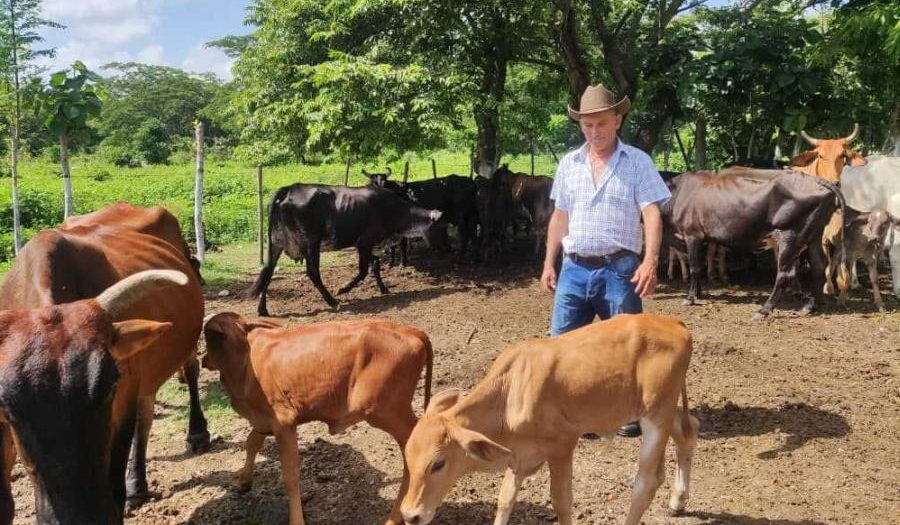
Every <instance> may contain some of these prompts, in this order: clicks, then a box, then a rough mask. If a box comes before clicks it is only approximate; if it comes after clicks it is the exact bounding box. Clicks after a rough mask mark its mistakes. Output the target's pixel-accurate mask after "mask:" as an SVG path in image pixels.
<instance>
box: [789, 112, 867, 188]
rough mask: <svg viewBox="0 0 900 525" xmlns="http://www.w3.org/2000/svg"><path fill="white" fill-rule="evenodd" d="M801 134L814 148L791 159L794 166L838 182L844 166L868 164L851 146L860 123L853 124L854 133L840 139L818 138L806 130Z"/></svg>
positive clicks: (857, 133)
mask: <svg viewBox="0 0 900 525" xmlns="http://www.w3.org/2000/svg"><path fill="white" fill-rule="evenodd" d="M800 135H801V136H803V138H804V139H805V140H806V142H808V143H809V145H810V146H812V147H813V149H811V150H809V151H804V152H803V153H801V154H799V155H797V156H796V157H794V158H793V159H791V167H792V168H797V169H798V170H799V171H802V172H804V173H808V174H810V175H815V176H817V177H821V178H823V179H825V180H829V181H831V182H834V183H835V184H837V183H839V182H840V180H841V173H842V172H843V171H844V166H846V165H851V166H864V165H865V164H866V159H864V158H863V156H862V155H860V154H859V153H858V152H857V151H856V150H854V149H853V148H851V147H850V143H851V142H853V141H854V140H855V139H856V137H857V135H859V124H854V125H853V133H850V135H847V136H846V137H844V138H840V139H817V138H813V137H810V136H809V135H807V134H806V132H805V131H801V132H800Z"/></svg>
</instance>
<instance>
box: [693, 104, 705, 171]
mask: <svg viewBox="0 0 900 525" xmlns="http://www.w3.org/2000/svg"><path fill="white" fill-rule="evenodd" d="M694 167H695V168H696V169H698V170H705V169H706V117H704V116H703V115H698V116H697V131H696V132H695V134H694Z"/></svg>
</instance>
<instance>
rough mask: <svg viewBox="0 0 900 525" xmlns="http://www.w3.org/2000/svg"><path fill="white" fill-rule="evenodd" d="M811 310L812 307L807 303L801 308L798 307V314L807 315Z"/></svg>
mask: <svg viewBox="0 0 900 525" xmlns="http://www.w3.org/2000/svg"><path fill="white" fill-rule="evenodd" d="M812 312H813V307H812V306H809V305H807V306H804V307H803V308H801V309H800V315H802V316H806V315H809V314H811V313H812Z"/></svg>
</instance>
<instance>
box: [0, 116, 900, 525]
mask: <svg viewBox="0 0 900 525" xmlns="http://www.w3.org/2000/svg"><path fill="white" fill-rule="evenodd" d="M855 135H856V132H855V131H854V133H853V134H851V136H849V137H845V138H843V139H836V140H816V139H812V138H811V137H807V140H809V141H810V142H811V144H812V145H813V146H814V150H812V151H811V152H807V153H806V154H804V155H802V156H801V157H800V158H799V159H797V160H795V166H794V167H793V168H792V169H790V170H763V169H755V168H745V167H732V168H728V169H724V170H720V171H718V172H697V173H684V174H679V175H677V176H675V177H671V178H670V179H669V181H668V183H669V184H670V187H671V188H672V191H673V198H672V199H671V200H670V201H669V202H668V203H666V205H665V206H664V207H663V215H664V217H665V224H666V233H667V235H666V237H667V240H668V242H669V243H670V245H671V247H672V248H673V250H676V252H677V250H678V249H682V250H683V251H684V252H686V254H687V255H686V257H687V259H688V263H689V266H690V276H691V281H692V282H691V285H690V288H689V291H688V301H693V300H695V299H696V298H697V297H698V296H699V293H700V285H699V276H700V273H701V270H702V268H701V267H702V264H701V263H702V256H703V247H704V245H707V244H708V243H711V245H715V246H723V247H726V248H729V249H733V250H745V251H751V252H752V251H755V250H759V249H764V248H765V247H766V246H772V247H774V248H775V250H776V261H777V277H776V282H775V287H774V288H773V291H772V294H771V295H770V297H769V298H768V300H767V301H766V303H765V304H764V305H763V307H762V308H761V310H760V314H763V315H764V314H766V313H768V312H769V311H771V309H772V307H773V306H774V304H775V302H776V301H777V299H778V297H779V295H780V294H782V293H783V292H784V291H785V290H786V289H787V288H789V287H792V288H798V287H799V280H798V278H797V276H798V269H799V267H800V261H801V259H800V258H801V256H803V257H805V259H806V260H807V261H808V263H809V266H810V269H811V280H812V285H811V286H810V287H809V288H808V291H809V293H810V296H811V297H810V299H809V300H808V302H807V303H806V305H805V307H804V308H805V309H807V310H811V309H812V308H813V307H814V306H815V305H816V304H817V303H818V302H819V301H821V297H822V293H823V288H828V287H829V286H832V284H831V283H830V282H829V283H827V284H826V283H825V280H826V275H827V276H828V278H829V281H830V277H831V275H832V273H833V272H834V271H835V269H836V268H837V270H838V274H839V276H838V277H839V278H838V285H839V287H840V288H841V290H842V291H844V290H845V289H846V286H847V285H848V282H849V281H851V280H852V278H853V276H852V273H853V271H852V267H851V266H848V265H847V264H845V263H846V262H848V261H854V260H855V259H856V258H859V257H862V258H864V259H866V262H867V264H868V265H869V270H870V278H871V279H872V281H873V283H877V274H875V273H874V272H876V270H875V269H873V268H877V259H878V257H879V256H880V255H881V252H882V251H883V247H884V246H885V245H888V246H890V250H891V256H892V267H893V275H894V279H895V280H894V288H895V292H897V291H900V286H898V278H900V238H898V236H897V235H895V234H894V230H895V228H894V227H893V226H896V225H897V220H896V217H898V216H900V179H898V175H900V163H898V159H896V158H887V157H870V158H868V159H863V158H861V157H860V156H859V155H858V154H857V153H855V152H854V151H853V150H852V149H851V148H850V146H849V144H850V142H851V141H852V140H853V138H855ZM801 161H802V164H803V166H800V165H798V164H801ZM845 164H851V165H858V166H857V167H852V166H851V167H848V168H846V169H845V168H844V166H845ZM388 176H389V173H388V174H375V175H371V177H370V178H371V181H372V182H371V184H370V185H369V186H366V187H362V188H349V187H343V186H323V185H310V184H295V185H292V186H288V187H285V188H281V189H279V190H277V191H276V192H275V194H274V196H273V198H272V202H271V206H270V228H269V241H270V242H269V246H270V248H269V260H268V263H267V265H266V266H265V267H264V268H263V270H262V272H261V274H260V276H259V278H258V279H257V281H256V283H255V284H254V286H253V289H252V290H253V292H254V293H257V294H259V295H260V296H261V298H260V302H259V307H258V308H259V312H260V314H263V315H266V314H268V312H267V308H266V290H267V288H268V286H269V283H270V281H271V278H272V275H273V271H274V268H275V264H276V262H277V260H278V257H279V256H280V254H281V253H282V252H285V253H286V254H287V255H288V256H289V257H291V258H293V259H295V260H305V262H306V272H307V275H308V276H309V277H310V279H311V280H312V282H313V283H314V284H315V286H316V288H317V289H318V290H319V292H320V293H321V294H322V296H323V298H324V299H325V301H326V302H328V303H329V304H331V305H334V304H336V302H335V299H334V297H333V296H332V295H331V294H330V293H329V292H328V290H327V289H326V288H325V286H324V284H323V283H322V280H321V276H320V274H319V255H320V251H321V250H322V249H337V248H343V247H351V246H353V247H356V248H357V250H358V252H359V271H358V273H357V275H356V276H355V277H354V278H353V279H352V280H351V281H350V282H349V283H347V285H345V286H344V287H342V288H341V289H340V290H339V291H338V293H344V292H346V291H348V290H350V289H351V288H352V287H353V286H355V285H356V284H358V283H359V282H360V281H361V280H363V279H364V278H365V277H366V275H367V274H368V273H369V271H371V272H372V273H373V275H374V278H375V280H376V282H377V283H378V286H379V288H380V289H381V290H382V292H386V291H387V288H386V286H385V285H384V283H383V282H382V279H381V274H380V260H379V257H378V256H376V253H378V254H382V253H383V252H382V251H380V250H382V249H393V248H400V250H401V256H402V257H405V255H404V254H403V252H404V251H405V250H404V248H405V246H404V243H403V242H402V241H403V240H404V239H409V238H415V237H424V238H426V239H427V240H428V241H429V243H430V244H431V245H432V246H434V247H435V248H437V249H442V250H446V249H448V247H449V239H448V233H447V224H448V223H449V224H452V225H453V226H454V227H455V229H456V230H457V234H458V237H459V248H458V250H457V256H458V257H465V256H467V255H472V256H477V257H479V258H481V259H482V260H488V261H489V260H492V259H494V258H496V257H498V256H500V254H501V252H502V251H503V249H504V244H505V243H506V239H507V238H508V234H509V230H510V229H512V230H513V235H515V230H516V229H517V228H518V227H520V226H523V225H525V226H526V227H528V228H531V229H532V230H533V231H534V232H535V233H536V235H535V237H536V241H535V242H536V246H537V251H539V249H540V246H541V245H542V244H543V239H542V237H543V236H545V235H546V226H547V222H548V220H549V216H550V214H551V213H552V210H553V207H552V202H551V201H550V199H549V191H550V186H551V184H552V181H551V179H549V178H547V177H533V176H527V175H523V174H515V173H512V172H510V171H509V170H508V169H507V168H506V167H503V168H501V169H499V170H498V171H497V172H496V173H495V174H494V176H493V177H491V178H490V179H487V178H485V179H477V180H474V181H473V180H471V179H468V178H465V177H459V176H451V177H445V178H441V179H434V180H430V181H422V182H413V183H408V184H402V185H400V184H395V183H393V182H392V181H390V180H389V178H388ZM838 184H839V185H840V187H839V186H838ZM826 248H828V249H829V250H830V249H831V248H833V249H834V251H827V252H826ZM826 253H827V254H828V256H829V257H830V259H826ZM829 261H831V262H833V261H840V262H841V264H840V265H838V266H835V265H834V264H831V262H829ZM826 271H827V272H828V273H827V274H826ZM201 283H202V280H201V277H200V272H199V266H198V264H197V262H196V260H194V259H193V258H192V257H191V254H190V250H189V247H188V245H187V243H186V242H185V240H184V238H183V237H182V235H181V232H180V228H179V225H178V222H177V220H176V219H175V218H174V216H172V215H171V214H170V213H169V212H168V211H166V210H164V209H162V208H140V207H136V206H132V205H129V204H124V203H120V204H115V205H111V206H108V207H106V208H103V209H101V210H98V211H96V212H94V213H91V214H88V215H83V216H78V217H72V218H69V219H67V220H66V221H65V222H64V223H63V224H62V225H61V226H60V227H59V228H55V229H51V230H46V231H43V232H40V233H38V234H37V235H35V237H34V238H32V240H31V241H29V243H28V244H27V245H26V246H25V247H24V248H23V250H22V251H21V252H20V254H19V255H18V257H17V258H16V260H15V262H14V264H13V267H12V268H11V270H10V272H9V275H8V276H7V278H6V281H5V282H4V283H3V286H2V288H0V525H9V524H11V523H12V521H13V518H14V514H15V512H14V509H15V506H14V503H15V502H14V500H13V494H12V481H11V472H12V468H13V465H14V464H15V462H16V459H17V457H18V458H21V461H22V462H23V464H24V465H25V466H26V468H25V470H26V472H27V473H28V476H29V477H30V479H31V481H32V483H33V486H34V494H35V513H36V518H37V522H38V523H39V524H42V525H43V524H46V525H51V524H53V525H56V524H63V525H83V524H88V523H90V524H116V525H118V524H121V523H123V520H124V515H125V508H126V502H127V501H128V502H133V503H139V502H140V501H141V500H142V499H144V498H146V496H147V493H148V492H147V486H148V485H147V480H146V459H147V455H146V452H147V443H148V440H149V432H150V426H151V424H152V421H153V408H154V407H153V403H154V398H155V395H156V392H157V390H158V389H159V387H160V386H161V385H162V384H163V382H164V381H166V379H168V378H169V377H170V376H171V375H172V374H174V373H175V372H176V371H178V370H179V369H180V370H181V371H182V374H183V375H184V378H185V380H186V382H187V383H188V387H189V388H188V389H189V394H190V419H189V425H188V438H187V440H188V444H189V448H190V449H191V450H192V451H194V452H202V451H204V450H206V449H207V448H208V446H209V438H210V434H209V431H208V429H207V423H206V420H205V418H204V416H203V412H202V408H201V406H200V402H199V395H198V385H197V380H198V373H199V364H200V363H199V362H198V359H197V355H196V350H197V343H198V340H199V338H200V334H201V333H203V334H204V337H205V341H206V349H207V352H206V355H205V356H204V358H203V365H204V366H205V367H206V368H208V369H211V370H217V371H218V372H219V375H220V380H221V383H222V385H223V387H224V389H225V391H226V392H227V393H228V395H229V397H230V399H231V403H232V406H233V407H234V409H235V410H236V411H237V412H238V413H239V414H240V415H241V416H243V417H244V418H246V419H247V420H248V421H249V422H250V424H251V426H252V431H251V432H250V434H249V436H248V438H247V443H246V452H247V456H246V458H247V459H246V462H245V464H244V467H243V468H242V469H241V470H240V472H239V473H238V477H237V489H238V490H242V491H243V490H248V489H249V488H250V486H251V484H252V476H253V469H254V460H255V457H256V455H257V453H258V452H259V450H260V447H261V446H262V443H263V441H264V439H265V436H267V435H274V436H275V439H276V442H277V445H278V450H279V455H280V459H281V466H282V474H283V479H284V483H285V487H286V491H287V495H288V501H289V517H290V518H289V519H290V523H291V525H301V524H303V523H304V520H303V514H302V509H301V498H300V487H299V478H298V462H299V452H298V448H297V439H296V427H297V425H299V424H302V423H304V422H307V421H313V420H318V421H324V422H326V423H327V424H328V425H329V429H330V430H331V431H332V432H341V431H342V430H344V429H346V428H347V427H349V426H350V425H353V424H355V423H357V422H360V421H366V422H368V423H369V424H370V425H372V426H373V427H376V428H380V429H382V430H384V431H385V432H387V433H389V434H390V435H391V436H393V438H394V439H395V440H396V441H397V443H398V445H399V446H400V448H401V449H402V450H403V452H404V473H403V481H402V484H401V486H400V490H399V496H398V498H397V500H396V502H395V504H394V505H393V507H392V509H391V511H390V515H389V517H388V519H387V521H386V523H387V524H392V525H399V524H401V523H408V524H411V525H419V524H423V525H424V524H427V523H429V522H430V521H431V520H432V519H433V517H434V513H435V510H436V508H437V507H438V506H439V505H440V502H441V501H442V500H443V498H444V497H445V496H446V494H447V493H448V492H449V490H450V489H451V488H452V486H453V484H454V483H455V482H456V480H457V479H458V478H459V477H460V476H462V475H463V474H465V473H466V472H469V471H472V470H491V469H503V468H505V469H506V475H505V478H504V481H503V483H502V486H501V489H500V498H499V500H498V510H497V518H496V521H495V523H500V524H505V523H506V522H507V521H508V519H509V516H510V513H511V510H512V505H513V502H514V501H515V498H516V494H517V492H518V490H519V487H520V485H521V484H522V482H523V480H524V479H525V478H527V477H528V476H530V475H532V474H533V473H535V472H536V471H537V470H538V469H539V468H540V467H541V466H542V465H543V464H544V463H547V464H548V465H549V468H550V476H551V496H552V503H553V506H554V509H555V510H556V512H557V515H558V518H559V522H560V524H562V525H568V524H570V523H571V522H572V480H571V478H572V457H573V456H572V454H573V450H574V447H575V444H576V442H577V441H578V438H579V436H581V435H582V434H585V433H597V434H610V433H612V432H614V431H615V429H616V428H618V427H619V426H620V425H622V424H623V423H625V422H628V421H633V420H635V419H639V420H640V422H641V427H642V429H643V432H644V438H643V440H642V443H641V452H640V455H639V458H640V459H639V467H638V474H637V477H636V480H635V484H634V489H633V495H632V502H631V507H630V509H629V513H628V517H627V519H626V524H627V525H637V524H638V523H640V520H641V516H642V515H643V513H644V512H645V510H646V509H647V507H648V505H649V504H650V502H651V500H652V499H653V497H654V494H655V492H656V490H657V489H658V488H659V486H660V484H661V483H662V482H663V477H664V476H663V474H664V463H663V460H664V455H665V454H664V452H665V447H666V443H667V442H668V439H669V438H670V437H671V438H672V440H673V441H674V442H675V445H676V459H677V466H676V474H675V482H674V483H673V485H672V494H671V499H670V502H669V506H670V508H671V509H672V510H673V511H676V512H677V511H681V510H682V509H684V506H685V503H686V501H687V498H688V492H689V478H690V469H691V461H692V456H693V451H694V447H695V443H696V438H697V432H698V426H699V424H698V422H697V420H696V419H695V418H694V417H692V416H691V415H690V414H689V412H688V398H687V390H686V379H685V374H686V371H687V368H688V363H689V360H690V355H691V348H692V343H691V336H690V334H689V332H688V331H687V329H686V328H685V326H684V325H683V324H682V323H681V322H680V321H679V320H677V319H675V318H670V317H665V316H658V315H653V314H640V315H634V316H632V315H624V316H619V317H617V318H615V319H613V320H610V321H604V322H602V323H596V324H593V325H590V326H588V327H585V328H582V329H579V330H576V331H573V332H570V333H568V334H565V335H563V336H560V337H557V338H551V339H534V340H530V341H525V342H522V343H518V344H514V345H512V346H510V347H509V348H507V349H506V350H504V351H503V352H502V353H501V354H500V355H499V356H498V358H497V359H496V361H495V362H494V365H493V366H492V367H491V369H490V370H489V371H488V372H487V374H486V376H485V378H484V379H483V380H482V381H481V382H480V383H479V384H478V385H477V386H476V387H475V388H474V389H473V390H472V392H471V393H470V394H469V395H467V396H465V397H462V396H461V395H460V393H459V392H457V391H449V392H443V393H441V394H438V395H437V396H435V397H434V398H431V377H432V368H433V361H434V353H433V350H432V346H431V343H430V341H429V338H428V336H427V335H426V334H424V333H422V332H421V331H419V330H417V329H415V328H411V327H407V326H403V325H400V324H396V323H391V322H386V321H379V320H367V321H343V322H331V323H320V324H314V325H308V326H302V327H285V326H282V325H281V323H279V322H276V321H273V320H270V319H245V318H243V317H241V316H238V315H237V314H233V313H218V314H217V315H215V316H211V317H208V318H206V319H204V314H205V312H204V300H203V294H202V290H201ZM823 285H824V286H823ZM876 286H877V284H876ZM875 297H876V300H879V296H878V293H877V288H876V289H875ZM879 307H880V304H879ZM598 339H603V340H604V341H605V342H607V344H605V345H603V346H602V347H598V345H596V344H593V343H594V342H595V341H597V340H598ZM573 347H574V348H581V350H579V351H572V348H573ZM613 354H614V355H615V356H616V358H615V359H613V358H611V357H610V356H612V355H613ZM423 368H424V372H425V374H424V375H425V379H424V392H425V407H426V408H425V412H424V415H423V416H422V418H420V419H418V418H417V417H416V415H415V413H414V411H413V408H412V400H413V396H414V393H415V391H416V386H417V384H418V381H419V378H420V376H421V375H422V371H423ZM313 371H314V372H313ZM679 399H680V400H681V408H679V407H678V401H679ZM598 407H601V408H600V409H598Z"/></svg>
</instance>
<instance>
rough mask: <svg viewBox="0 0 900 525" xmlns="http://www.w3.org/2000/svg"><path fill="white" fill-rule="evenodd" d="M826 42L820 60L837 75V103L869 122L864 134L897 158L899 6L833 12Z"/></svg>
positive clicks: (882, 1) (853, 6)
mask: <svg viewBox="0 0 900 525" xmlns="http://www.w3.org/2000/svg"><path fill="white" fill-rule="evenodd" d="M829 43H830V46H829V47H828V49H829V51H830V52H829V53H827V54H824V55H823V60H824V61H825V62H827V63H829V64H832V65H833V66H834V67H835V69H836V71H837V72H838V73H839V74H840V75H841V78H840V81H839V82H837V83H836V90H837V91H838V94H839V96H840V98H841V100H842V101H845V102H850V103H853V104H854V106H855V109H856V110H857V111H858V112H859V114H860V115H861V118H860V120H862V121H863V122H865V123H866V124H868V126H865V125H864V126H863V134H864V136H868V137H869V138H870V140H871V142H873V143H875V145H876V146H879V147H880V146H883V145H884V146H886V147H885V149H887V150H889V151H891V152H892V154H893V155H900V3H898V2H896V1H894V0H851V1H850V2H847V3H846V4H845V5H843V6H841V7H840V8H839V9H837V11H836V12H835V14H834V22H833V27H832V30H831V31H830V32H829ZM885 139H886V140H885Z"/></svg>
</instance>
